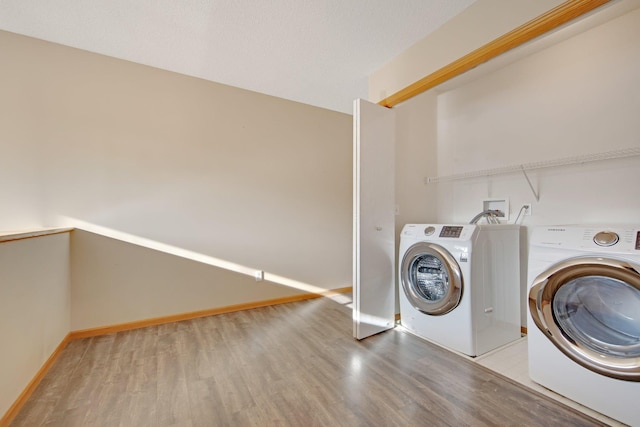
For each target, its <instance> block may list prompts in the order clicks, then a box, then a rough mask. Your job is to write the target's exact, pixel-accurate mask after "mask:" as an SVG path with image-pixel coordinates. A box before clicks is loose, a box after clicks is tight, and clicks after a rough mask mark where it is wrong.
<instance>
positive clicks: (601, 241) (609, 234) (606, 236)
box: [593, 231, 620, 246]
mask: <svg viewBox="0 0 640 427" xmlns="http://www.w3.org/2000/svg"><path fill="white" fill-rule="evenodd" d="M618 240H620V237H618V235H617V234H616V233H614V232H613V231H601V232H599V233H598V234H596V235H595V236H594V237H593V241H594V243H595V244H596V245H598V246H613V245H615V244H616V243H618Z"/></svg>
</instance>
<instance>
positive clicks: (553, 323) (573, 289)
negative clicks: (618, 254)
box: [529, 257, 640, 381]
mask: <svg viewBox="0 0 640 427" xmlns="http://www.w3.org/2000/svg"><path fill="white" fill-rule="evenodd" d="M529 310H530V313H531V317H532V319H533V321H534V323H535V324H536V326H537V327H538V328H539V329H540V330H541V331H542V332H543V333H544V334H545V336H546V337H547V338H548V339H549V340H551V342H552V343H553V344H554V345H555V346H556V347H557V348H558V349H559V350H560V351H562V352H563V353H564V354H565V355H566V356H567V357H569V358H571V359H572V360H573V361H575V362H576V363H578V364H580V365H582V366H584V367H585V368H587V369H590V370H591V371H593V372H597V373H599V374H602V375H606V376H608V377H611V378H617V379H621V380H627V381H640V273H639V272H638V269H637V268H636V267H634V266H632V265H631V264H629V263H627V262H625V261H620V260H615V259H609V258H596V257H583V258H573V259H568V260H566V261H564V262H561V263H559V264H556V265H554V266H553V267H551V268H549V269H548V270H547V271H545V272H544V273H542V274H540V275H539V276H538V277H537V278H536V279H535V280H534V282H533V283H532V287H531V290H530V291H529Z"/></svg>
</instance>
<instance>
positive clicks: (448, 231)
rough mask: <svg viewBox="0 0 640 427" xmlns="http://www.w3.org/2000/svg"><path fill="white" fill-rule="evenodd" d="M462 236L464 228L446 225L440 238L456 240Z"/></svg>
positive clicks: (441, 231)
mask: <svg viewBox="0 0 640 427" xmlns="http://www.w3.org/2000/svg"><path fill="white" fill-rule="evenodd" d="M460 234H462V226H461V225H455V226H453V225H445V226H444V227H442V229H441V230H440V236H439V237H451V238H454V239H457V238H459V237H460Z"/></svg>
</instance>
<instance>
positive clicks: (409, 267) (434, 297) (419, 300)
mask: <svg viewBox="0 0 640 427" xmlns="http://www.w3.org/2000/svg"><path fill="white" fill-rule="evenodd" d="M400 268H401V282H402V289H403V290H404V293H405V295H406V296H407V299H408V300H409V302H410V303H411V305H413V306H414V307H415V308H416V309H418V310H420V311H422V312H423V313H426V314H431V315H441V314H445V313H448V312H450V311H451V310H453V309H454V308H455V307H457V305H458V304H459V303H460V299H461V296H462V275H461V272H460V267H459V266H458V264H457V262H456V261H455V259H454V258H453V257H452V256H451V254H449V252H447V251H446V250H445V249H444V248H442V247H441V246H439V245H436V244H433V243H426V242H421V243H417V244H415V245H413V246H412V247H410V248H409V249H408V250H407V252H406V253H405V255H404V257H403V259H402V264H401V267H400Z"/></svg>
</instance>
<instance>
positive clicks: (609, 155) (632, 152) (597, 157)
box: [424, 147, 640, 184]
mask: <svg viewBox="0 0 640 427" xmlns="http://www.w3.org/2000/svg"><path fill="white" fill-rule="evenodd" d="M633 156H640V147H634V148H623V149H620V150H612V151H607V152H604V153H595V154H585V155H580V156H574V157H565V158H562V159H557V160H547V161H543V162H532V163H522V164H519V165H512V166H504V167H500V168H494V169H484V170H479V171H474V172H465V173H459V174H454V175H445V176H435V177H426V178H425V179H424V181H425V184H436V183H438V182H447V181H458V180H461V179H468V178H478V177H483V176H492V175H500V174H508V173H515V172H526V171H529V170H535V169H543V168H550V167H558V166H568V165H576V164H581V163H588V162H597V161H601V160H609V159H620V158H623V157H633Z"/></svg>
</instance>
